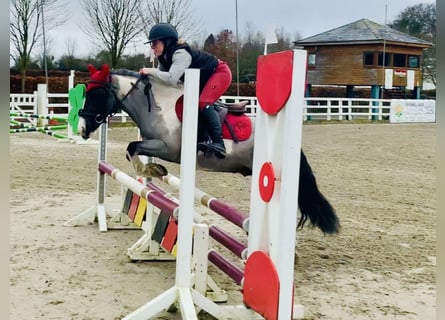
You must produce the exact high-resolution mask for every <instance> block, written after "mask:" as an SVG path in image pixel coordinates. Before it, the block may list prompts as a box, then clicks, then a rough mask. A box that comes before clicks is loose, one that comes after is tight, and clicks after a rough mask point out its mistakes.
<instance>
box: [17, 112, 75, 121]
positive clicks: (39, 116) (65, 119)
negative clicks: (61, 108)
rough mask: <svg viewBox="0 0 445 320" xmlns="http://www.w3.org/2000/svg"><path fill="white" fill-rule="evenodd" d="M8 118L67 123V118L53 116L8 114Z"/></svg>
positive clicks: (20, 113)
mask: <svg viewBox="0 0 445 320" xmlns="http://www.w3.org/2000/svg"><path fill="white" fill-rule="evenodd" d="M9 116H10V117H18V118H35V119H47V120H57V121H68V118H67V117H58V116H53V115H41V114H29V113H22V112H10V113H9Z"/></svg>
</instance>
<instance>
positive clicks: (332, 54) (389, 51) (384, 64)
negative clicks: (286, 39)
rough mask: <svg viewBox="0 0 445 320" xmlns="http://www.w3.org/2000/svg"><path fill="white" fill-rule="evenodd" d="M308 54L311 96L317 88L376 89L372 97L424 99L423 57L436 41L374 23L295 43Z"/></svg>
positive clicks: (308, 92)
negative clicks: (403, 94)
mask: <svg viewBox="0 0 445 320" xmlns="http://www.w3.org/2000/svg"><path fill="white" fill-rule="evenodd" d="M294 45H295V47H296V48H303V49H305V50H307V54H308V67H307V87H306V96H308V97H310V96H311V89H312V86H317V85H330V86H345V87H346V94H345V95H346V97H348V98H352V97H354V86H371V98H381V97H382V96H383V90H388V91H390V90H392V91H393V90H399V91H405V90H412V93H413V94H412V97H413V98H416V99H418V98H419V97H420V90H421V88H422V83H423V77H422V69H421V60H422V53H423V50H424V49H425V48H429V47H431V46H432V43H430V42H427V41H424V40H421V39H419V38H416V37H413V36H410V35H408V34H405V33H402V32H400V31H397V30H395V29H392V28H391V27H389V26H384V25H380V24H378V23H375V22H373V21H370V20H368V19H361V20H358V21H355V22H352V23H350V24H346V25H344V26H341V27H338V28H335V29H332V30H329V31H326V32H323V33H320V34H317V35H314V36H311V37H308V38H304V39H302V40H299V41H295V42H294Z"/></svg>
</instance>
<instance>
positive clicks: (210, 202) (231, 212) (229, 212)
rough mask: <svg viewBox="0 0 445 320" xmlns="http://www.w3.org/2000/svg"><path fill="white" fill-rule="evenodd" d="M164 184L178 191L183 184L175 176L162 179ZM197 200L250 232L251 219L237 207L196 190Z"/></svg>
mask: <svg viewBox="0 0 445 320" xmlns="http://www.w3.org/2000/svg"><path fill="white" fill-rule="evenodd" d="M160 179H161V180H162V181H163V182H165V183H167V184H168V185H170V186H173V187H174V188H176V189H178V188H179V186H180V183H181V179H179V178H178V177H175V176H174V175H171V174H168V175H166V176H163V177H161V178H160ZM195 200H196V201H198V202H200V203H201V204H202V205H204V206H206V207H208V208H209V209H212V210H213V211H214V212H216V213H217V214H219V215H220V216H222V217H224V218H226V219H227V220H229V221H230V222H232V223H233V224H235V225H237V226H238V227H240V228H241V229H243V230H244V231H246V232H248V231H249V217H248V216H247V215H245V214H244V213H243V212H241V211H240V210H238V209H237V208H235V207H232V206H230V205H228V204H226V203H224V202H223V201H221V200H218V199H217V198H215V197H213V196H211V195H209V194H208V193H205V192H204V191H202V190H200V189H198V188H195Z"/></svg>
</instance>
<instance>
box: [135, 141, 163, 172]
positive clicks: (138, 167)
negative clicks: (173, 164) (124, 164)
mask: <svg viewBox="0 0 445 320" xmlns="http://www.w3.org/2000/svg"><path fill="white" fill-rule="evenodd" d="M140 143H141V142H140V141H133V142H131V143H130V144H129V145H128V147H127V159H128V160H129V161H130V162H131V164H132V165H133V168H134V171H135V173H136V174H137V175H138V176H141V177H146V178H151V177H162V176H165V175H167V174H168V170H167V168H165V167H164V166H163V165H161V164H159V163H154V162H150V163H144V162H142V160H141V159H140V158H139V155H138V154H137V153H136V151H137V147H138V146H139V144H140Z"/></svg>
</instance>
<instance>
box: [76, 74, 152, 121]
mask: <svg viewBox="0 0 445 320" xmlns="http://www.w3.org/2000/svg"><path fill="white" fill-rule="evenodd" d="M143 77H144V76H143V75H141V76H140V77H138V78H137V81H136V82H135V83H131V88H130V90H128V92H127V93H126V94H125V95H124V96H123V97H122V99H119V98H118V97H117V96H116V93H115V92H114V91H113V90H111V79H110V81H99V80H90V81H88V83H96V84H99V85H100V86H99V88H104V89H105V90H106V91H107V92H108V93H111V94H112V95H113V96H114V98H115V99H116V101H117V105H116V108H115V109H118V108H119V107H121V106H123V104H124V101H125V99H127V97H128V96H129V95H130V94H131V92H133V90H135V89H137V86H138V85H139V82H141V80H142V79H143ZM148 86H149V83H147V84H146V86H145V88H144V93H145V94H147V92H148V91H149V90H147V87H148ZM148 89H149V88H148ZM147 98H148V96H147ZM148 102H149V101H148ZM149 109H150V103H149ZM113 114H114V112H107V113H103V112H99V113H97V114H95V113H91V112H86V111H84V109H83V108H82V109H80V110H79V112H78V115H79V117H91V118H94V121H96V123H98V124H99V125H100V124H102V123H105V122H106V121H107V119H108V117H111V116H113Z"/></svg>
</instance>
